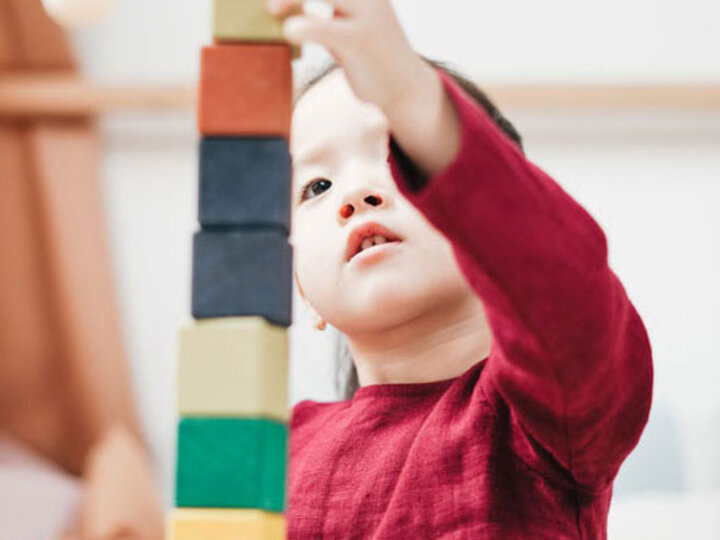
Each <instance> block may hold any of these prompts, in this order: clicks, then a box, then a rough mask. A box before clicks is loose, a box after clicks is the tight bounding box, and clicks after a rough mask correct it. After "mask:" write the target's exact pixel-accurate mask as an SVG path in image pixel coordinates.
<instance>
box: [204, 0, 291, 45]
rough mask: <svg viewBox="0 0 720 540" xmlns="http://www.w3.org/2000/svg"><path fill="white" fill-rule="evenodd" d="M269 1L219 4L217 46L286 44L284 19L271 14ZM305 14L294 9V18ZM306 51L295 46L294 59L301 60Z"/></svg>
mask: <svg viewBox="0 0 720 540" xmlns="http://www.w3.org/2000/svg"><path fill="white" fill-rule="evenodd" d="M266 1H267V0H215V1H214V3H213V4H214V15H213V37H214V38H215V40H216V42H217V43H222V42H228V41H229V42H235V41H260V42H262V41H264V42H276V43H285V42H286V41H285V36H284V35H283V23H284V19H279V18H277V17H274V16H273V15H271V14H270V12H269V11H268V9H267V7H266V5H265V4H266ZM299 13H302V9H301V8H300V9H293V10H292V11H291V13H290V15H295V14H299ZM301 52H302V49H301V48H300V47H299V46H297V45H293V46H292V57H293V58H299V57H300V56H301Z"/></svg>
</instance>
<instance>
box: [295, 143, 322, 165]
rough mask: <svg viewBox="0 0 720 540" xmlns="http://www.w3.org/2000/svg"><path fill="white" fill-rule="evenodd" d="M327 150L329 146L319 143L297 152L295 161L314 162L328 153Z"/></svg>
mask: <svg viewBox="0 0 720 540" xmlns="http://www.w3.org/2000/svg"><path fill="white" fill-rule="evenodd" d="M327 151H328V150H327V146H323V145H319V144H318V145H315V146H312V147H310V149H308V150H305V151H304V152H300V153H299V154H296V156H295V159H294V161H295V163H312V162H313V161H317V160H318V159H319V158H321V157H322V156H323V155H324V154H326V153H327Z"/></svg>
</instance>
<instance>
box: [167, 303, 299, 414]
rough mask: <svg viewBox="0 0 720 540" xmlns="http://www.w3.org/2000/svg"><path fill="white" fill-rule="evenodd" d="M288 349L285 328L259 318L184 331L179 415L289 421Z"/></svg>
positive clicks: (211, 322)
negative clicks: (249, 417)
mask: <svg viewBox="0 0 720 540" xmlns="http://www.w3.org/2000/svg"><path fill="white" fill-rule="evenodd" d="M288 345H289V344H288V331H287V328H285V327H281V326H275V325H272V324H270V323H269V322H267V320H265V318H263V317H259V316H254V317H222V318H217V319H202V320H197V321H195V322H194V323H192V324H190V325H187V326H185V327H183V328H182V329H181V331H180V340H179V347H180V352H179V359H178V409H179V412H180V415H181V416H234V417H238V416H253V417H257V416H261V417H266V418H274V419H277V420H280V421H283V422H288V421H289V419H290V409H289V406H288V356H289V346H288Z"/></svg>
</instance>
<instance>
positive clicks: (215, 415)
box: [168, 0, 298, 540]
mask: <svg viewBox="0 0 720 540" xmlns="http://www.w3.org/2000/svg"><path fill="white" fill-rule="evenodd" d="M213 34H214V43H213V44H212V45H210V46H206V47H204V48H203V49H202V52H201V75H200V92H199V98H198V128H199V132H200V146H199V158H200V159H199V161H200V166H199V176H200V178H199V182H200V186H199V204H198V209H199V212H198V217H199V225H200V227H199V230H198V231H197V232H196V233H195V235H194V238H193V277H192V316H193V318H194V321H193V322H192V323H191V324H189V325H187V326H185V327H183V328H182V329H181V330H180V335H179V358H178V400H177V401H178V409H179V416H180V419H179V422H178V431H177V441H178V443H177V469H176V488H175V506H176V508H174V509H173V510H172V513H171V516H170V517H169V520H168V535H169V538H170V539H171V540H209V539H212V540H241V539H242V540H254V539H258V540H259V539H263V540H279V539H284V538H285V535H286V527H285V520H284V514H283V512H284V509H285V487H286V471H287V468H286V457H287V441H288V421H289V417H290V411H289V405H288V390H287V386H288V353H289V351H288V327H289V326H290V323H291V314H292V309H291V298H292V296H291V295H292V248H291V246H290V244H289V242H288V234H289V229H290V174H291V162H290V154H289V149H288V138H289V130H290V114H291V107H292V70H291V60H292V57H293V56H294V55H297V53H298V49H296V48H292V47H291V46H290V45H289V44H288V43H286V42H284V40H283V37H282V21H280V20H277V19H275V18H274V17H272V16H271V15H270V14H269V12H268V11H267V10H266V7H265V0H214V28H213Z"/></svg>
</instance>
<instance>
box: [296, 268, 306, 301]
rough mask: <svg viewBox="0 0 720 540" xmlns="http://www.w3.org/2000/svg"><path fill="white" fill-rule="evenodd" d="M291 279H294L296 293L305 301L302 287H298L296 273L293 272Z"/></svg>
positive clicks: (298, 281)
mask: <svg viewBox="0 0 720 540" xmlns="http://www.w3.org/2000/svg"><path fill="white" fill-rule="evenodd" d="M293 277H294V278H295V285H296V286H297V290H298V293H299V294H300V298H302V299H303V300H305V291H303V288H302V285H300V278H298V274H297V272H293Z"/></svg>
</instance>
